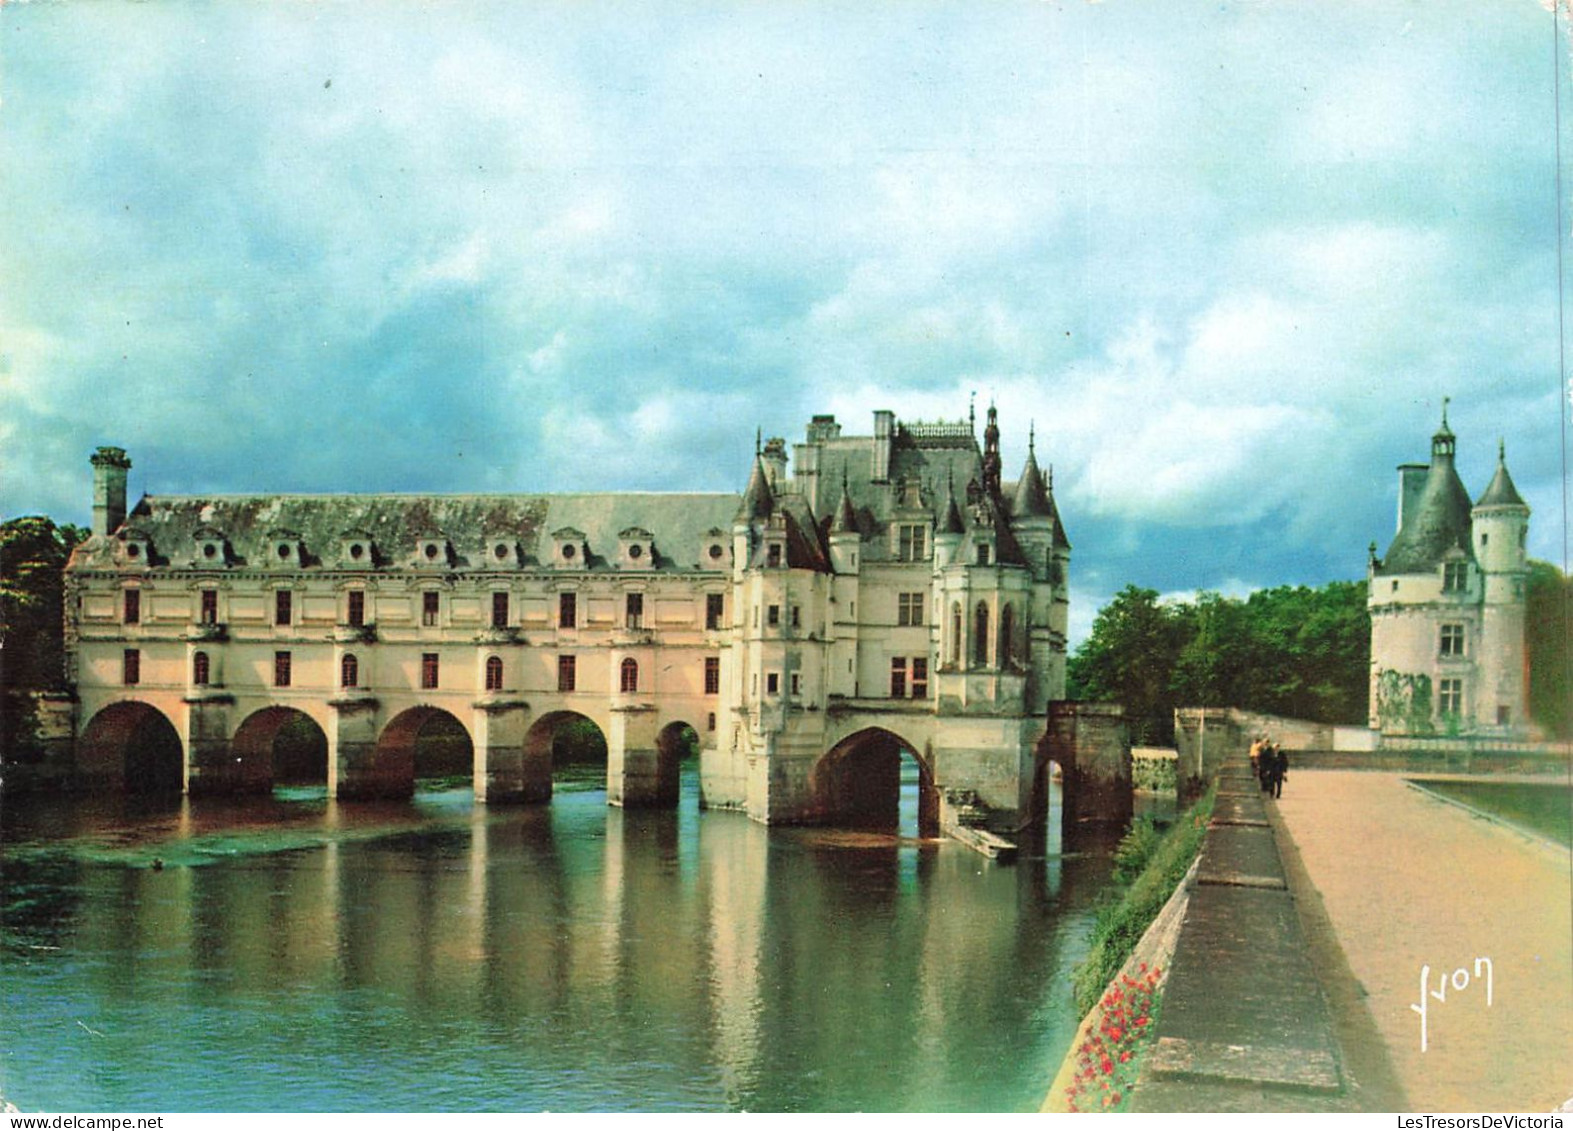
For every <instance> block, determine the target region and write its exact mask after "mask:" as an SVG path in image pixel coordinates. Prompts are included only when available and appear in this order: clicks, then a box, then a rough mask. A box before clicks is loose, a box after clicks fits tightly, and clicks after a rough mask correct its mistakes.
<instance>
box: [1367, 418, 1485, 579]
mask: <svg viewBox="0 0 1573 1131" xmlns="http://www.w3.org/2000/svg"><path fill="white" fill-rule="evenodd" d="M1444 427H1445V426H1444ZM1439 435H1440V433H1439ZM1469 512H1470V503H1469V494H1468V492H1466V491H1465V490H1464V485H1463V483H1462V482H1460V481H1459V478H1458V472H1457V471H1456V470H1455V469H1454V467H1453V459H1452V457H1451V456H1450V455H1446V454H1437V455H1433V456H1432V459H1431V467H1430V470H1429V471H1427V472H1426V482H1425V486H1424V487H1423V488H1422V489H1421V492H1420V498H1419V499H1418V500H1417V501H1416V503H1415V506H1414V508H1413V509H1412V510H1411V511H1409V512H1408V513H1407V514H1406V515H1405V516H1404V525H1403V526H1402V528H1400V529H1399V531H1398V534H1397V535H1396V536H1395V537H1394V538H1393V542H1392V545H1390V546H1388V548H1387V554H1386V556H1385V557H1384V558H1383V559H1382V563H1381V566H1380V568H1379V569H1378V570H1377V572H1378V573H1384V574H1387V573H1429V572H1431V571H1432V570H1434V569H1436V568H1437V567H1438V566H1439V565H1441V563H1442V560H1443V558H1445V557H1447V556H1448V555H1449V552H1450V551H1452V550H1459V551H1462V553H1463V554H1464V555H1465V556H1467V557H1470V558H1472V557H1473V554H1472V553H1471V549H1470V513H1469Z"/></svg>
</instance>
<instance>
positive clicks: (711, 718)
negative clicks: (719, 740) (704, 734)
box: [705, 711, 715, 731]
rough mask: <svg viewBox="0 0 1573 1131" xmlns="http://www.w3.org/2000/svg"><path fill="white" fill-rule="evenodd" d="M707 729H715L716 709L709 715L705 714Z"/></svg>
mask: <svg viewBox="0 0 1573 1131" xmlns="http://www.w3.org/2000/svg"><path fill="white" fill-rule="evenodd" d="M705 729H706V730H710V731H713V730H715V712H714V711H711V712H710V713H709V714H708V715H706V716H705Z"/></svg>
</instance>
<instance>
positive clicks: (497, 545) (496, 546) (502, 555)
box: [486, 538, 519, 569]
mask: <svg viewBox="0 0 1573 1131" xmlns="http://www.w3.org/2000/svg"><path fill="white" fill-rule="evenodd" d="M486 556H487V559H488V561H489V563H490V564H491V566H492V568H493V569H505V568H509V567H512V566H516V565H518V564H519V552H518V548H517V547H516V546H515V545H514V544H513V542H511V541H509V540H508V539H506V538H493V539H491V541H490V542H488V543H487V549H486Z"/></svg>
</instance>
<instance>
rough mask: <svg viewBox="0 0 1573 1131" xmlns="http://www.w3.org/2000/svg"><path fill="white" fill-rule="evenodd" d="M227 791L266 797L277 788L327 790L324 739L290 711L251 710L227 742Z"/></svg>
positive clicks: (306, 719)
mask: <svg viewBox="0 0 1573 1131" xmlns="http://www.w3.org/2000/svg"><path fill="white" fill-rule="evenodd" d="M229 747H230V767H229V768H228V772H227V773H226V774H225V782H224V786H225V789H226V791H231V792H238V793H251V792H257V793H261V792H266V791H267V790H270V789H272V788H273V786H274V785H275V784H277V785H307V784H309V785H317V784H323V785H326V784H327V781H328V736H327V735H326V734H325V733H324V732H323V729H322V726H321V724H319V723H318V722H317V720H316V719H314V718H312V717H311V716H310V715H308V714H306V712H304V711H301V710H297V709H296V708H294V707H264V708H262V709H261V710H260V711H253V712H252V713H251V714H249V715H247V716H246V718H245V720H244V721H243V722H242V723H241V724H240V726H239V727H238V728H236V730H235V737H234V738H232V739H230V744H229Z"/></svg>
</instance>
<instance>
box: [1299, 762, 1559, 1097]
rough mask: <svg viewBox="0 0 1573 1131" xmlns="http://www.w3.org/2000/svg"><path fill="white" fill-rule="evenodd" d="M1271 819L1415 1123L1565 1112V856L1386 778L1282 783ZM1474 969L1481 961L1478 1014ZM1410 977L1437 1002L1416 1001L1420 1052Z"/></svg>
mask: <svg viewBox="0 0 1573 1131" xmlns="http://www.w3.org/2000/svg"><path fill="white" fill-rule="evenodd" d="M1277 806H1278V815H1279V817H1280V819H1281V822H1282V827H1283V828H1284V829H1285V830H1286V831H1287V832H1288V834H1289V836H1290V837H1291V838H1292V840H1293V843H1294V848H1295V850H1296V851H1297V852H1298V855H1299V858H1300V860H1301V861H1302V863H1303V865H1304V868H1305V871H1306V873H1307V874H1308V875H1309V877H1310V880H1311V882H1312V883H1313V884H1314V885H1315V887H1316V889H1317V892H1318V893H1319V895H1320V897H1321V902H1322V905H1323V907H1324V908H1325V911H1326V915H1327V918H1328V919H1329V920H1330V922H1331V926H1332V929H1333V931H1334V932H1335V933H1336V935H1337V940H1338V943H1339V945H1340V946H1341V947H1342V949H1343V952H1344V955H1345V956H1346V957H1347V959H1348V962H1349V967H1350V969H1351V970H1352V972H1353V974H1354V976H1355V978H1357V979H1358V980H1359V982H1360V984H1361V986H1362V987H1363V988H1364V991H1365V993H1366V994H1367V995H1368V997H1367V1005H1368V1006H1369V1007H1370V1009H1371V1014H1372V1018H1373V1020H1374V1022H1375V1025H1376V1028H1377V1030H1378V1032H1379V1033H1380V1035H1381V1039H1382V1040H1383V1041H1384V1042H1385V1044H1386V1046H1387V1050H1388V1054H1389V1056H1390V1057H1391V1060H1392V1063H1393V1068H1394V1070H1395V1072H1396V1074H1397V1076H1398V1077H1399V1080H1400V1081H1401V1083H1402V1085H1403V1088H1404V1090H1405V1091H1406V1092H1407V1093H1408V1098H1409V1101H1410V1103H1411V1104H1413V1105H1414V1108H1415V1110H1417V1111H1427V1112H1461V1111H1531V1112H1532V1111H1542V1112H1544V1111H1551V1110H1554V1109H1556V1108H1557V1107H1558V1106H1559V1105H1561V1104H1563V1103H1565V1102H1566V1101H1568V1100H1569V1098H1570V1097H1573V860H1570V856H1569V853H1568V852H1567V850H1565V849H1561V848H1553V847H1551V846H1549V845H1547V844H1545V843H1544V842H1540V841H1534V840H1532V839H1531V838H1528V837H1526V836H1524V835H1521V834H1519V833H1517V832H1514V831H1512V830H1510V829H1506V828H1503V827H1502V826H1500V825H1497V824H1495V823H1494V822H1491V821H1488V820H1485V819H1483V818H1481V817H1477V816H1474V815H1472V814H1470V813H1468V812H1466V811H1464V810H1461V809H1459V808H1457V807H1456V806H1452V805H1448V804H1446V803H1444V802H1441V801H1439V800H1437V799H1435V798H1434V797H1431V796H1429V795H1427V794H1425V793H1423V792H1422V791H1420V790H1418V789H1415V788H1414V787H1412V786H1409V785H1406V784H1405V782H1404V778H1403V776H1401V775H1398V774H1386V773H1361V772H1344V771H1332V770H1325V771H1317V770H1305V771H1295V772H1292V773H1291V774H1290V776H1289V778H1288V780H1287V781H1286V782H1285V784H1284V795H1283V797H1282V799H1281V800H1279V801H1278V802H1277ZM1477 959H1489V960H1490V974H1491V978H1490V981H1491V987H1490V988H1491V1004H1490V1005H1489V1006H1488V1005H1487V1003H1486V981H1487V978H1486V971H1487V967H1486V965H1485V964H1484V963H1477ZM1425 966H1429V967H1430V975H1429V989H1430V991H1431V993H1432V994H1435V993H1438V992H1444V993H1445V1000H1438V999H1437V998H1436V997H1435V996H1431V995H1429V994H1428V995H1427V996H1426V998H1425V1001H1426V1003H1427V1015H1426V1041H1427V1048H1426V1051H1424V1052H1422V1051H1421V1048H1420V1029H1421V1016H1420V1014H1418V1013H1417V1012H1415V1011H1414V1010H1413V1009H1411V1008H1410V1006H1411V1005H1415V1004H1418V1003H1420V1001H1421V1000H1422V998H1421V993H1420V977H1421V969H1422V967H1425ZM1477 970H1478V973H1477ZM1444 978H1445V979H1447V985H1446V987H1445V991H1444V990H1441V989H1440V987H1439V983H1440V981H1441V980H1442V979H1444ZM1460 985H1463V988H1461V989H1460V988H1457V987H1458V986H1460Z"/></svg>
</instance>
